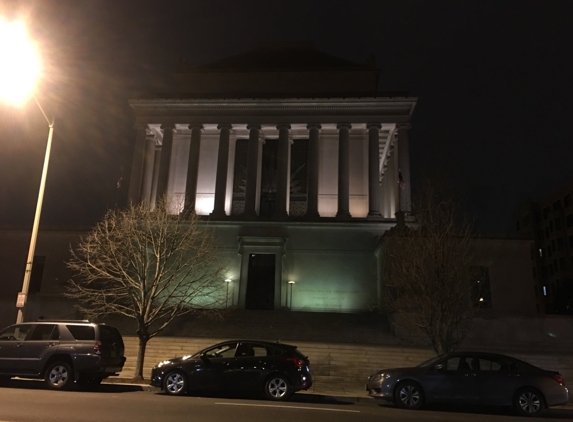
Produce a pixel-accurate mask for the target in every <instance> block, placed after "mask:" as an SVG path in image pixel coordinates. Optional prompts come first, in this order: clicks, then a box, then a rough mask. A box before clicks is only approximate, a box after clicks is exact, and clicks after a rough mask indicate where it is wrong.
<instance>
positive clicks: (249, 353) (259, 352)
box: [224, 342, 268, 389]
mask: <svg viewBox="0 0 573 422" xmlns="http://www.w3.org/2000/svg"><path fill="white" fill-rule="evenodd" d="M267 355H268V352H267V348H266V347H265V346H264V345H263V344H260V343H255V342H241V343H239V345H238V347H237V352H236V354H235V358H234V359H233V360H232V361H231V362H229V368H228V371H226V372H225V374H224V375H225V383H227V384H228V385H230V386H232V387H233V389H243V388H247V389H248V388H252V387H254V386H257V385H258V383H259V380H260V379H261V376H262V373H263V371H264V370H265V369H266V366H267V365H266V364H265V360H266V359H267Z"/></svg>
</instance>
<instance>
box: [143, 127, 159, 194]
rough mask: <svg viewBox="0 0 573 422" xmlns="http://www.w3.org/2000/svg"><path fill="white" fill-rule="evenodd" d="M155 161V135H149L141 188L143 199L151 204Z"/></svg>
mask: <svg viewBox="0 0 573 422" xmlns="http://www.w3.org/2000/svg"><path fill="white" fill-rule="evenodd" d="M156 166H157V164H156V163H155V137H154V136H153V135H148V136H147V138H146V139H145V160H144V165H143V178H142V185H143V188H142V190H141V200H142V201H144V202H145V203H146V204H148V205H149V204H151V189H152V187H153V175H154V169H155V167H156Z"/></svg>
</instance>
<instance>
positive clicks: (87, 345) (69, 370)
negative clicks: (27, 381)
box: [0, 320, 125, 390]
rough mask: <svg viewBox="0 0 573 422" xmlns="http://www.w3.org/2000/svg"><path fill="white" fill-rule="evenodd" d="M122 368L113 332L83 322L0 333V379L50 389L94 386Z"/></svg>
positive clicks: (44, 322)
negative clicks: (38, 382)
mask: <svg viewBox="0 0 573 422" xmlns="http://www.w3.org/2000/svg"><path fill="white" fill-rule="evenodd" d="M124 363H125V357H124V345H123V339H122V337H121V334H120V333H119V331H118V330H117V329H116V328H114V327H110V326H109V325H105V324H96V323H91V322H89V321H65V320H57V321H55V320H54V321H52V320H42V321H37V322H25V323H22V324H16V325H11V326H10V327H8V328H5V329H4V330H2V331H0V379H3V380H8V379H10V378H11V377H14V376H17V377H22V378H43V379H44V381H45V383H46V385H47V386H48V387H49V388H51V389H56V390H64V389H68V388H70V387H71V386H72V385H73V384H74V381H75V382H77V383H78V384H84V385H98V384H100V383H101V382H102V380H103V379H104V378H107V377H109V376H113V375H118V374H119V372H121V370H122V368H123V364H124Z"/></svg>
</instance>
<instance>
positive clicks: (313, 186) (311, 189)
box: [305, 123, 321, 219]
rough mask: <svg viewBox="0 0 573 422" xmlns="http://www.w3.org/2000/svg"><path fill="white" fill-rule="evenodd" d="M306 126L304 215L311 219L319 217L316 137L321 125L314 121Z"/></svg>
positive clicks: (318, 134)
mask: <svg viewBox="0 0 573 422" xmlns="http://www.w3.org/2000/svg"><path fill="white" fill-rule="evenodd" d="M306 128H307V129H308V159H307V170H308V190H307V196H306V197H307V201H306V214H305V217H307V218H309V219H313V218H318V217H320V214H319V213H318V158H319V157H318V153H319V148H318V138H319V136H320V129H321V126H320V125H319V124H317V123H315V124H309V125H307V127H306Z"/></svg>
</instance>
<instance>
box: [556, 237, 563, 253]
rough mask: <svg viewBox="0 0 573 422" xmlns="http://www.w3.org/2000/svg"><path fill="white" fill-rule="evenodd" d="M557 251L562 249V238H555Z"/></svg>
mask: <svg viewBox="0 0 573 422" xmlns="http://www.w3.org/2000/svg"><path fill="white" fill-rule="evenodd" d="M557 249H559V250H562V249H563V238H562V237H558V238H557Z"/></svg>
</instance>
